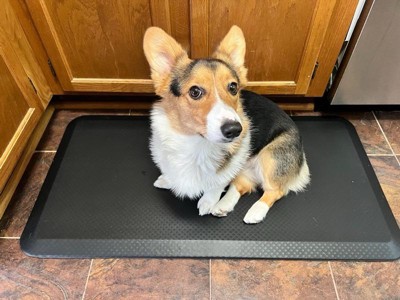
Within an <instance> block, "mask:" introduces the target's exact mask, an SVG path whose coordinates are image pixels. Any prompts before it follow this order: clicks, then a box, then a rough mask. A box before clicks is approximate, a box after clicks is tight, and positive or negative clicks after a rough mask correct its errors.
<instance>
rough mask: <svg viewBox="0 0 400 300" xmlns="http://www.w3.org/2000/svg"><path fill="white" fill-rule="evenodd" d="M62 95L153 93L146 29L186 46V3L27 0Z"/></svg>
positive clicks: (141, 0)
mask: <svg viewBox="0 0 400 300" xmlns="http://www.w3.org/2000/svg"><path fill="white" fill-rule="evenodd" d="M27 4H28V6H29V10H30V12H31V15H32V17H33V19H34V21H35V24H36V27H37V28H38V30H39V33H40V35H41V37H42V41H43V43H44V45H45V46H46V49H47V51H48V53H49V55H50V57H51V61H52V64H53V66H54V68H55V70H56V73H57V76H58V78H59V79H60V82H61V84H62V87H63V89H64V90H65V91H96V92H98V91H108V92H113V91H118V92H152V91H153V87H152V83H151V80H150V70H149V66H148V64H147V61H146V59H145V57H144V53H143V50H142V42H143V35H144V32H145V31H146V29H147V28H148V27H149V26H159V27H162V28H164V29H165V30H166V31H167V32H169V33H170V34H172V35H173V36H175V37H176V38H177V39H178V41H179V42H180V43H182V45H183V46H186V47H187V48H188V45H189V24H188V21H189V6H188V5H189V3H188V1H186V0H185V1H182V0H174V1H156V0H150V1H149V0H135V1H131V0H113V1H97V0H66V1H54V0H40V1H37V0H28V1H27Z"/></svg>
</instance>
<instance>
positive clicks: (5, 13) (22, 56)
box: [0, 0, 52, 108]
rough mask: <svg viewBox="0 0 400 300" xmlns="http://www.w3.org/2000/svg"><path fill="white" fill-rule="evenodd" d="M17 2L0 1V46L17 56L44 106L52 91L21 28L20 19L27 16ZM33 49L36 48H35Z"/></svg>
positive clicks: (16, 0)
mask: <svg viewBox="0 0 400 300" xmlns="http://www.w3.org/2000/svg"><path fill="white" fill-rule="evenodd" d="M19 4H20V3H19V1H18V0H4V1H2V2H1V9H0V44H1V45H0V46H1V47H2V49H3V51H4V52H5V53H9V54H8V55H11V56H13V55H15V56H16V57H17V60H18V61H19V63H20V64H21V66H22V67H23V70H24V72H25V76H26V78H27V77H29V80H30V81H31V82H32V84H33V85H34V86H35V89H36V91H37V95H38V96H39V99H40V101H41V104H42V107H43V108H45V107H46V106H47V104H48V103H49V101H50V99H51V96H52V93H51V91H50V88H49V85H48V81H47V79H46V76H45V74H44V73H43V72H42V70H41V67H40V64H39V62H38V57H40V55H35V54H37V53H35V51H34V50H33V48H32V45H31V43H30V41H29V39H28V36H27V35H26V33H25V32H24V29H23V28H22V25H21V21H22V22H23V21H25V20H26V18H27V16H26V13H25V14H24V12H23V11H21V7H20V5H19ZM16 11H18V12H16ZM32 27H33V26H32ZM29 34H32V35H33V33H32V32H29ZM31 38H32V39H33V38H36V42H40V40H39V39H38V37H37V36H36V37H31ZM35 50H37V49H36V48H35ZM28 84H29V82H28Z"/></svg>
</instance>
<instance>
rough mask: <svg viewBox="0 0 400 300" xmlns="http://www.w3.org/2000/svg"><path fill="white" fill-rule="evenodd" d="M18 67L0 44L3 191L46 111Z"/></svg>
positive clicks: (0, 178)
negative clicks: (21, 80) (24, 82)
mask: <svg viewBox="0 0 400 300" xmlns="http://www.w3.org/2000/svg"><path fill="white" fill-rule="evenodd" d="M7 63H8V64H7ZM18 69H19V70H20V71H22V70H21V69H22V66H18V65H16V63H15V61H10V56H9V55H5V54H4V52H3V51H1V48H0V79H1V80H0V192H1V191H2V190H3V188H4V186H5V184H6V182H7V179H8V177H9V176H10V175H11V172H12V170H13V168H14V166H15V164H16V163H17V161H18V159H19V157H20V155H21V153H22V150H23V148H24V146H25V143H26V142H27V140H28V138H29V136H30V134H31V133H32V131H33V129H34V128H35V125H36V123H37V121H38V120H39V117H40V115H41V113H42V111H43V107H42V106H41V103H40V99H39V97H38V96H37V95H36V93H35V91H34V90H33V88H32V87H31V86H30V83H29V82H28V83H27V84H23V83H21V82H20V80H19V79H16V78H15V75H14V74H16V73H17V72H16V70H18ZM27 80H28V79H27Z"/></svg>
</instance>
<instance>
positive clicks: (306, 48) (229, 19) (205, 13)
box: [190, 0, 335, 94]
mask: <svg viewBox="0 0 400 300" xmlns="http://www.w3.org/2000/svg"><path fill="white" fill-rule="evenodd" d="M334 5H335V1H322V0H306V1H296V0H285V1H275V0H268V1H260V0H250V1H228V0H225V1H217V0H208V1H199V0H192V1H191V21H190V23H191V41H192V45H191V49H192V53H193V54H194V57H206V56H209V55H211V54H212V52H213V51H214V50H215V48H216V47H217V45H218V43H219V42H220V41H221V39H222V38H223V36H224V35H225V34H226V33H227V32H228V30H229V28H230V27H231V26H232V25H234V24H235V25H238V26H239V27H240V28H242V30H243V32H244V35H245V38H246V44H247V52H246V60H245V61H246V66H247V68H248V71H249V72H248V79H249V89H250V90H252V91H255V92H258V93H263V94H305V93H306V92H307V88H308V85H309V83H310V79H311V74H312V71H313V69H314V65H315V62H316V59H317V56H318V53H319V51H320V49H321V45H322V41H323V37H324V36H325V32H326V29H327V27H328V24H329V20H330V17H331V14H332V11H333V8H334ZM332 67H333V65H332Z"/></svg>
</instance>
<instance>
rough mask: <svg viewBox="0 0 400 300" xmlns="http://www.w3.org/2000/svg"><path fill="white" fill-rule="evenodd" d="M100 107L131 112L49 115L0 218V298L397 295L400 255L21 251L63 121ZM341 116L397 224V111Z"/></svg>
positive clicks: (399, 152) (399, 153)
mask: <svg viewBox="0 0 400 300" xmlns="http://www.w3.org/2000/svg"><path fill="white" fill-rule="evenodd" d="M105 113H107V114H126V115H127V114H129V113H130V112H129V111H123V110H111V111H68V110H64V111H57V112H56V113H55V115H54V116H53V119H52V121H51V123H50V125H49V127H48V128H47V130H46V132H45V134H44V136H43V138H42V140H41V142H40V143H39V145H38V147H37V150H36V152H35V154H34V155H33V158H32V160H31V162H30V164H29V166H28V168H27V170H26V172H25V175H24V177H23V178H22V180H21V182H20V184H19V186H18V189H17V191H16V193H15V195H14V197H13V200H12V202H11V204H10V206H9V207H8V209H7V211H6V213H5V216H4V217H3V219H2V220H1V221H0V299H94V298H95V299H149V298H154V299H209V298H212V299H363V300H365V299H400V260H399V261H394V262H338V261H334V262H333V261H332V262H329V261H283V260H278V261H273V260H229V259H228V260H220V259H212V260H209V259H92V260H90V259H81V260H79V259H49V260H46V259H37V258H30V257H27V256H25V255H24V254H23V253H22V252H21V251H20V248H19V237H20V235H21V232H22V230H23V228H24V226H25V223H26V221H27V218H28V217H29V214H30V211H31V209H32V207H33V205H34V202H35V200H36V197H37V195H38V193H39V190H40V187H41V185H42V183H43V180H44V178H45V176H46V173H47V171H48V168H49V166H50V164H51V162H52V160H53V157H54V155H55V152H56V151H57V147H58V144H59V142H60V140H61V137H62V134H63V132H64V129H65V127H66V125H67V123H68V122H69V121H70V120H72V119H73V118H75V117H77V116H79V115H83V114H105ZM294 114H296V115H304V114H306V115H309V114H310V113H294ZM311 114H314V115H315V114H319V113H311ZM341 115H343V116H344V117H346V118H347V119H348V120H350V121H351V122H352V123H353V124H354V126H355V127H356V129H357V132H358V134H359V136H360V138H361V140H362V142H363V145H364V147H365V150H366V152H367V154H368V156H369V158H370V161H371V163H372V165H373V167H374V169H375V171H376V173H377V176H378V178H379V181H380V183H381V185H382V188H383V190H384V192H385V194H386V197H387V199H388V201H389V204H390V206H391V208H392V210H393V213H394V215H395V217H396V219H397V221H398V223H400V162H399V161H400V112H360V113H343V114H341Z"/></svg>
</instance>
